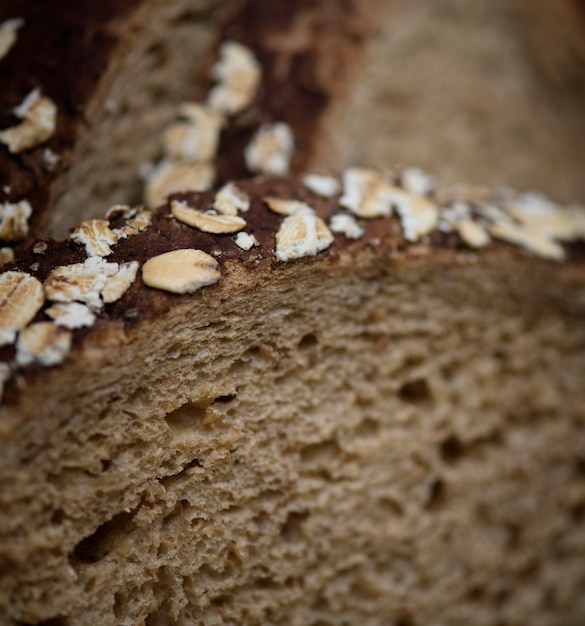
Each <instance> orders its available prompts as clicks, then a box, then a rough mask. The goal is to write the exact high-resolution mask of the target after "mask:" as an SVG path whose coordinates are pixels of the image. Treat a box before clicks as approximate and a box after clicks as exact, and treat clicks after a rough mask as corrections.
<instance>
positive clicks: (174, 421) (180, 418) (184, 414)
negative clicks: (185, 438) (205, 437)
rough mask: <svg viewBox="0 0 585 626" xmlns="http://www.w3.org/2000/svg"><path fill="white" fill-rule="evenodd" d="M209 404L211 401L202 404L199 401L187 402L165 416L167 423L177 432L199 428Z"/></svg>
mask: <svg viewBox="0 0 585 626" xmlns="http://www.w3.org/2000/svg"><path fill="white" fill-rule="evenodd" d="M209 404H211V403H210V402H206V403H204V405H203V406H202V405H201V404H199V403H198V404H195V403H193V402H187V403H186V404H184V405H183V406H180V407H179V408H178V409H175V410H174V411H171V412H170V413H169V414H168V415H167V416H166V417H165V419H166V421H167V424H168V425H169V427H170V428H171V429H172V430H174V431H179V432H180V431H184V430H194V429H198V428H201V426H202V424H203V420H204V419H205V414H206V410H207V407H208V406H209Z"/></svg>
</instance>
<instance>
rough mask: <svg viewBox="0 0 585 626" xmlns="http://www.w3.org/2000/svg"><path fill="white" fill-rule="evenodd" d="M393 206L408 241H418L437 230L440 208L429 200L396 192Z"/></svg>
mask: <svg viewBox="0 0 585 626" xmlns="http://www.w3.org/2000/svg"><path fill="white" fill-rule="evenodd" d="M393 204H394V205H395V207H396V212H397V213H398V215H399V217H400V222H401V224H402V232H403V233H404V238H405V239H406V240H407V241H418V240H419V239H420V238H421V237H423V236H425V235H428V234H430V233H432V232H433V231H434V230H435V229H436V228H437V225H438V223H439V207H438V206H437V205H436V204H435V203H434V202H432V201H431V200H429V199H428V198H426V197H424V196H418V195H415V194H407V193H404V192H399V191H395V193H394V199H393Z"/></svg>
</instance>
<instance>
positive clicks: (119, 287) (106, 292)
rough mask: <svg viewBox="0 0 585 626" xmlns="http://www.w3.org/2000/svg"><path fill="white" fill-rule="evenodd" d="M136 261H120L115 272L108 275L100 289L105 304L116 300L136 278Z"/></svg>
mask: <svg viewBox="0 0 585 626" xmlns="http://www.w3.org/2000/svg"><path fill="white" fill-rule="evenodd" d="M138 265H139V264H138V261H130V262H129V263H121V264H120V265H119V266H118V270H117V272H116V273H115V274H112V275H111V276H108V278H107V280H106V284H105V285H104V287H103V288H102V290H101V295H102V298H103V300H104V302H105V303H106V304H110V303H112V302H117V301H118V300H119V299H120V298H121V297H122V296H123V295H124V294H125V293H126V291H127V290H128V288H129V287H130V285H131V284H132V283H133V282H134V281H135V280H136V274H137V273H138Z"/></svg>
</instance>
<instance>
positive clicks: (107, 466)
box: [101, 459, 112, 472]
mask: <svg viewBox="0 0 585 626" xmlns="http://www.w3.org/2000/svg"><path fill="white" fill-rule="evenodd" d="M101 465H102V472H107V471H108V470H109V469H110V466H111V465H112V459H103V460H102V461H101Z"/></svg>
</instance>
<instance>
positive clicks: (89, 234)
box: [70, 220, 118, 256]
mask: <svg viewBox="0 0 585 626" xmlns="http://www.w3.org/2000/svg"><path fill="white" fill-rule="evenodd" d="M70 237H71V239H73V241H76V242H77V243H80V244H82V245H83V246H85V250H86V252H87V254H88V255H89V256H108V255H109V254H112V248H110V246H113V245H114V244H115V243H116V242H117V241H118V238H117V237H116V234H115V233H114V232H113V231H111V230H110V228H109V223H108V221H107V220H87V221H86V222H83V223H82V224H80V225H79V226H78V227H77V228H76V229H75V230H74V231H73V232H72V233H71V235H70Z"/></svg>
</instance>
